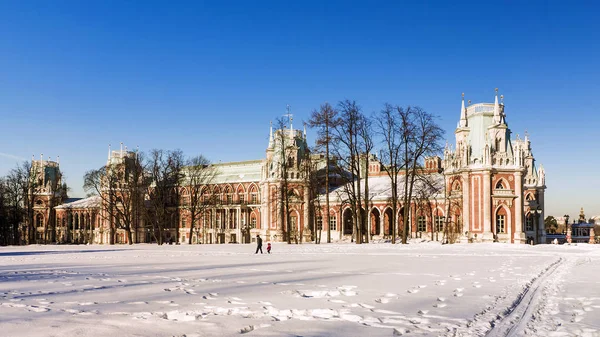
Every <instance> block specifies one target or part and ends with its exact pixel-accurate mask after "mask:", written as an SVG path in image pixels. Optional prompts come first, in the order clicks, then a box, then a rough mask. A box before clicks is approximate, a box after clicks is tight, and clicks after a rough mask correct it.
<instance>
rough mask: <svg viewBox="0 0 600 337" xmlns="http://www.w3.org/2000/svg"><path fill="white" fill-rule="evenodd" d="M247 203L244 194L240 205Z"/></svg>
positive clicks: (241, 196)
mask: <svg viewBox="0 0 600 337" xmlns="http://www.w3.org/2000/svg"><path fill="white" fill-rule="evenodd" d="M245 203H246V196H245V195H243V194H240V204H245Z"/></svg>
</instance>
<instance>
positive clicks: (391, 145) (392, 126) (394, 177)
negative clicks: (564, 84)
mask: <svg viewBox="0 0 600 337" xmlns="http://www.w3.org/2000/svg"><path fill="white" fill-rule="evenodd" d="M399 112H400V109H399V108H398V107H394V106H392V105H391V104H388V103H386V104H385V105H384V107H383V109H382V110H381V111H380V112H379V114H378V116H377V117H376V119H375V121H376V122H375V123H376V124H375V125H376V130H377V133H378V134H379V135H380V137H381V140H382V143H383V150H382V151H381V152H380V153H381V160H382V161H383V162H384V165H383V170H384V171H385V172H386V173H387V175H388V177H389V178H390V186H391V193H392V195H391V199H390V203H391V205H392V218H391V219H390V220H391V227H392V228H391V235H392V244H395V243H396V221H397V214H398V205H399V197H398V177H399V175H400V172H401V170H402V169H403V168H404V165H405V161H404V160H403V156H402V150H403V149H404V146H403V144H402V140H403V138H402V137H401V134H400V132H401V121H400V115H399Z"/></svg>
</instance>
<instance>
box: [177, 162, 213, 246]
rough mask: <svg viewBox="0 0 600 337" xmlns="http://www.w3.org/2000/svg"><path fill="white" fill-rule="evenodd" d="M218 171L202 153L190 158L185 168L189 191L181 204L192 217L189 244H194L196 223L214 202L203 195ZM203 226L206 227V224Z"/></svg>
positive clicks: (185, 183)
mask: <svg viewBox="0 0 600 337" xmlns="http://www.w3.org/2000/svg"><path fill="white" fill-rule="evenodd" d="M216 173H217V171H216V169H215V168H214V167H213V166H211V165H210V161H209V160H208V159H206V158H205V157H204V156H202V155H199V156H196V157H193V158H190V159H188V161H187V165H186V166H185V167H184V168H183V185H184V186H185V187H186V190H187V193H186V194H185V195H184V200H183V202H182V203H181V205H182V208H183V209H185V210H186V211H187V212H188V213H189V217H190V237H189V240H188V243H189V244H192V236H193V233H194V230H195V228H196V224H197V223H198V222H199V221H200V219H201V217H202V216H203V215H204V212H205V211H206V209H207V208H208V207H210V205H211V204H212V203H211V202H210V200H208V199H207V198H206V197H205V196H203V191H204V189H205V188H206V186H207V185H209V184H211V183H212V181H213V179H214V177H215V176H216ZM203 227H206V226H205V224H204V226H203Z"/></svg>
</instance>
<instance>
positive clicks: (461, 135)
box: [35, 93, 546, 244]
mask: <svg viewBox="0 0 600 337" xmlns="http://www.w3.org/2000/svg"><path fill="white" fill-rule="evenodd" d="M511 136H512V135H511V131H510V129H509V128H508V124H507V123H506V114H505V107H504V104H503V102H499V101H498V94H497V93H496V97H495V101H494V103H478V104H472V105H467V106H465V101H464V97H463V100H462V105H461V110H460V119H459V122H458V126H457V128H456V130H455V145H454V146H450V145H447V146H446V149H445V150H444V154H443V158H439V157H432V158H427V159H426V160H425V163H424V167H422V168H421V169H420V170H421V172H422V173H423V175H424V176H427V177H428V179H429V181H430V182H431V185H432V186H436V187H435V190H433V191H430V193H429V194H426V195H417V191H415V194H414V198H413V202H412V203H411V205H399V207H398V216H397V222H396V223H395V224H392V223H391V219H392V216H391V215H392V214H391V212H392V207H391V205H390V203H389V200H390V195H391V190H390V181H389V177H388V176H387V174H386V173H385V172H384V167H383V164H382V163H380V162H379V160H378V158H377V157H376V156H373V155H372V156H370V157H368V158H367V157H364V158H363V160H364V162H363V163H364V165H368V177H369V185H370V196H369V198H370V200H369V209H368V210H367V214H368V216H367V223H366V224H365V228H364V229H365V231H368V233H369V234H370V236H371V237H373V238H382V239H384V238H389V237H390V235H391V233H392V228H393V227H394V226H396V229H397V230H396V233H400V232H401V230H402V228H403V227H404V226H403V224H404V222H405V219H403V217H402V215H403V208H404V207H409V208H410V212H409V214H410V215H409V218H408V219H406V221H407V222H408V224H409V228H410V235H411V236H412V237H421V238H429V239H437V240H442V239H443V238H444V237H445V236H446V237H447V235H448V232H449V231H451V232H452V233H453V235H456V237H457V239H458V240H459V241H464V242H467V241H468V242H492V241H499V242H509V243H525V242H528V241H533V242H534V243H543V242H545V241H546V238H545V237H546V233H545V229H544V221H543V219H544V192H545V189H546V183H545V171H544V169H543V167H541V166H540V167H539V168H538V167H537V166H536V164H535V159H534V156H533V152H532V149H531V142H530V140H529V137H528V136H527V135H525V137H524V138H519V137H518V136H517V137H516V138H511ZM284 143H285V146H283V145H282V144H284ZM282 146H283V147H282ZM283 149H284V150H283ZM136 158H137V154H136V153H135V152H131V151H127V150H123V149H121V150H120V151H110V150H109V155H108V159H107V166H106V167H107V168H110V170H111V172H113V173H114V174H115V175H117V176H118V177H120V178H119V179H121V180H118V181H116V182H115V184H116V185H115V186H122V184H124V183H125V181H126V179H131V175H130V174H128V173H127V172H129V171H130V170H131V165H133V164H132V163H133V162H135V160H136ZM284 162H285V165H282V163H284ZM309 162H314V163H316V166H318V167H320V168H323V167H324V165H325V163H324V158H323V157H322V156H320V155H319V154H313V155H311V154H310V153H309V150H308V145H307V142H306V131H304V133H303V132H302V131H300V130H294V129H293V127H292V125H290V129H282V130H275V132H273V128H272V127H271V130H270V134H269V143H268V145H267V149H266V154H265V158H263V159H259V160H252V161H243V162H231V163H218V164H214V165H212V167H213V168H214V169H215V170H216V171H215V172H216V175H215V176H214V179H212V180H211V181H210V183H208V184H206V186H204V187H203V192H202V193H203V194H205V195H206V198H205V199H203V200H207V202H208V200H210V205H208V204H207V206H206V207H205V208H204V209H203V213H202V217H201V219H200V220H199V221H198V223H197V224H196V226H195V228H194V230H191V229H190V223H191V219H190V218H189V212H188V211H187V210H186V208H185V207H184V204H185V202H186V200H187V199H186V198H189V186H186V185H185V184H183V185H182V186H180V187H179V189H178V190H176V191H173V196H174V198H175V199H177V200H174V201H173V203H172V205H170V208H169V212H171V217H170V220H169V221H168V222H169V223H167V224H164V230H162V231H160V234H159V233H158V232H156V231H155V229H151V228H153V227H151V226H150V225H149V223H148V217H147V216H138V215H136V214H137V212H134V213H135V214H134V215H133V216H134V219H133V221H132V223H133V225H132V227H131V231H132V237H131V239H129V238H128V237H127V236H126V235H125V234H126V231H125V230H124V228H123V222H122V221H121V220H120V219H119V218H118V216H115V215H114V214H113V215H111V214H110V211H109V209H110V207H123V206H108V205H107V202H108V201H107V200H109V199H110V198H107V197H106V195H105V193H107V191H106V189H104V190H103V192H102V195H100V196H94V197H90V198H86V199H82V200H76V201H72V202H68V201H66V195H65V196H62V195H56V194H53V193H54V192H53V191H54V190H53V189H54V187H52V186H55V185H56V184H59V183H60V170H59V168H58V163H54V162H49V161H46V162H44V161H42V162H40V163H36V164H35V165H38V166H40V167H42V168H43V171H44V172H46V173H45V175H44V178H43V179H44V180H43V186H44V188H40V189H39V190H38V191H36V192H35V194H36V200H39V202H40V204H39V207H38V208H37V209H36V214H37V215H36V217H37V216H38V215H40V222H38V224H39V226H37V228H38V233H39V232H40V231H41V232H42V234H41V235H44V233H47V232H48V231H52V234H51V235H50V239H49V240H48V242H64V243H100V244H112V243H127V242H129V240H131V242H132V243H141V242H152V241H154V240H156V238H157V235H162V237H161V238H162V239H163V241H165V242H172V241H175V242H188V241H189V240H190V238H191V240H192V242H193V243H249V242H251V241H252V240H253V239H254V238H255V237H256V235H261V236H262V237H263V239H266V240H272V241H282V240H285V236H286V233H287V232H288V228H290V230H289V231H290V233H289V234H290V235H291V237H293V240H299V241H310V240H313V239H314V234H315V232H316V231H317V230H323V231H326V230H327V227H328V226H329V227H330V228H331V232H332V238H334V239H343V238H350V237H352V236H353V233H354V227H353V224H352V212H351V210H350V208H349V205H347V203H346V202H345V200H344V197H343V193H341V191H343V190H344V186H343V185H342V184H340V183H339V180H338V179H335V177H333V179H332V180H331V185H332V186H331V187H332V190H331V192H330V200H331V208H330V209H329V210H326V209H324V202H321V203H319V205H320V208H318V209H315V206H314V203H313V202H312V201H313V200H315V198H320V199H324V196H323V195H322V194H321V195H317V194H316V193H315V192H311V188H309V185H308V184H309V181H308V173H307V172H308V170H307V167H308V166H307V165H308V163H309ZM282 166H285V167H286V170H285V172H286V173H285V176H283V174H284V173H283V171H282V170H281V169H280V168H281V167H282ZM127 177H129V178H127ZM123 179H125V180H123ZM403 180H404V179H403V177H400V187H399V189H401V191H402V190H403ZM49 182H52V183H50V185H48V184H49ZM119 184H121V185H119ZM282 186H287V187H286V191H287V192H286V193H288V195H289V196H290V197H289V199H288V201H289V205H288V209H289V217H288V216H287V215H284V214H283V213H282V211H281V210H282V207H283V206H282V202H281V198H280V194H281V193H282V192H281V191H283V190H282ZM146 187H147V188H146ZM146 187H144V188H140V189H139V190H138V192H137V193H139V195H138V194H136V195H137V196H136V200H137V201H136V202H135V203H133V204H132V205H134V206H131V207H143V209H144V210H147V209H148V207H149V204H150V203H151V202H152V200H153V199H152V197H151V196H150V195H149V194H148V193H147V192H148V190H151V189H152V186H146ZM119 191H121V192H117V194H115V195H114V197H112V198H116V199H119V198H127V197H128V195H126V193H125V192H122V191H124V189H123V190H119ZM319 191H321V192H322V189H319ZM119 193H121V194H119ZM52 196H54V197H52ZM129 197H131V196H129ZM119 200H121V199H119ZM65 201H66V202H65ZM36 202H37V201H36ZM121 204H124V203H121ZM113 211H114V209H113ZM113 213H114V212H113ZM145 214H150V213H147V212H146V213H145ZM36 219H37V218H36ZM288 219H289V220H288ZM288 221H289V224H288V223H287V222H288ZM47 223H51V225H50V226H47V225H46V224H47ZM367 229H368V230H367Z"/></svg>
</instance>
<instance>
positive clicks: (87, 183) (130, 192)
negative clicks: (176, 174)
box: [83, 152, 148, 244]
mask: <svg viewBox="0 0 600 337" xmlns="http://www.w3.org/2000/svg"><path fill="white" fill-rule="evenodd" d="M142 158H143V155H142V154H141V153H136V152H128V153H126V154H123V155H121V157H120V158H119V161H118V162H117V163H108V164H107V165H106V166H103V167H101V168H99V169H97V170H90V171H88V172H86V173H85V175H84V178H83V180H84V184H83V188H84V190H85V191H86V192H88V193H90V194H91V195H97V196H99V197H100V199H101V201H102V202H101V204H102V209H103V212H100V214H101V216H102V218H103V219H104V220H106V221H108V223H109V231H110V233H109V237H110V242H109V243H111V244H113V243H115V241H116V240H115V236H116V234H117V229H123V230H125V233H126V236H127V243H128V244H133V241H134V240H133V235H132V232H133V231H134V230H136V229H137V228H138V227H137V226H138V225H139V223H140V220H141V217H142V215H141V213H143V209H144V207H143V202H144V197H143V196H144V193H145V187H146V185H147V184H148V182H147V177H146V176H145V174H144V169H143V165H142V164H143V159H142ZM87 241H88V242H90V241H91V236H88V237H87Z"/></svg>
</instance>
